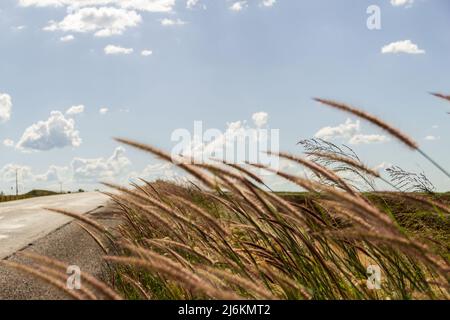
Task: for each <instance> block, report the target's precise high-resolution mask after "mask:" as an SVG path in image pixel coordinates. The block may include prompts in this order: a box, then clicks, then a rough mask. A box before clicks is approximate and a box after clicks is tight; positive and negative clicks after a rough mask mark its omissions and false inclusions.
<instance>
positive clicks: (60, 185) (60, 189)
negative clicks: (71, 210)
mask: <svg viewBox="0 0 450 320" xmlns="http://www.w3.org/2000/svg"><path fill="white" fill-rule="evenodd" d="M62 185H63V183H62V182H60V183H59V193H61V194H62Z"/></svg>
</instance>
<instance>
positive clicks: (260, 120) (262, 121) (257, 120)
mask: <svg viewBox="0 0 450 320" xmlns="http://www.w3.org/2000/svg"><path fill="white" fill-rule="evenodd" d="M268 118H269V115H268V114H267V112H256V113H254V114H253V115H252V119H253V123H254V124H255V126H257V127H258V128H260V127H262V126H264V125H266V124H267V120H268Z"/></svg>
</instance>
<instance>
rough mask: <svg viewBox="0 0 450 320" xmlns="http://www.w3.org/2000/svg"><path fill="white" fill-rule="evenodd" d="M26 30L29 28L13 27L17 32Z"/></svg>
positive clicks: (22, 26)
mask: <svg viewBox="0 0 450 320" xmlns="http://www.w3.org/2000/svg"><path fill="white" fill-rule="evenodd" d="M26 28H27V26H24V25H21V26H15V27H12V29H13V30H16V31H22V30H25V29H26Z"/></svg>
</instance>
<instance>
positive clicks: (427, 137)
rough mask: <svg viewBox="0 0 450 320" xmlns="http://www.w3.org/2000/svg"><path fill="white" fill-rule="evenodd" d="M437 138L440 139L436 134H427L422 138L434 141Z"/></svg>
mask: <svg viewBox="0 0 450 320" xmlns="http://www.w3.org/2000/svg"><path fill="white" fill-rule="evenodd" d="M439 139H440V137H436V136H433V135H428V136H426V137H425V138H424V140H427V141H436V140H439Z"/></svg>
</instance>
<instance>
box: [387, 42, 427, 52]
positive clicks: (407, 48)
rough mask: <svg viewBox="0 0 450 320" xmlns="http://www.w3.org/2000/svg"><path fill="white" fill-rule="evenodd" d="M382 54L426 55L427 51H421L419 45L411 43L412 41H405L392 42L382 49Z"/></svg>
mask: <svg viewBox="0 0 450 320" xmlns="http://www.w3.org/2000/svg"><path fill="white" fill-rule="evenodd" d="M381 53H383V54H386V53H394V54H397V53H407V54H424V53H425V50H422V49H419V47H418V46H417V44H414V43H412V42H411V40H403V41H397V42H392V43H390V44H388V45H385V46H384V47H383V48H381Z"/></svg>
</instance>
